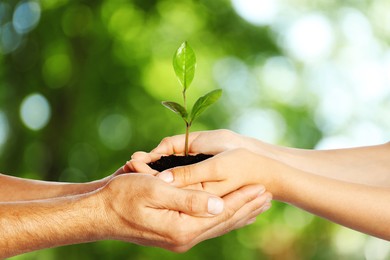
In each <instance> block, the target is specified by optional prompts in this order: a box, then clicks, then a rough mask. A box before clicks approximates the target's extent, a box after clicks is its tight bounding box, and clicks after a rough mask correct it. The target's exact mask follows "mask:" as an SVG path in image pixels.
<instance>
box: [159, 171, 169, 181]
mask: <svg viewBox="0 0 390 260" xmlns="http://www.w3.org/2000/svg"><path fill="white" fill-rule="evenodd" d="M157 177H159V178H160V179H161V180H163V181H165V182H168V183H170V182H173V174H172V173H171V172H170V171H163V172H161V173H159V174H158V175H157Z"/></svg>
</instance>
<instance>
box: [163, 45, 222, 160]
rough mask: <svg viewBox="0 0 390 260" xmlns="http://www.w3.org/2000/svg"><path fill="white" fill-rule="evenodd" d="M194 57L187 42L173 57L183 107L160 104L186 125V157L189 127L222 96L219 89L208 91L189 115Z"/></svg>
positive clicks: (164, 102) (167, 102)
mask: <svg viewBox="0 0 390 260" xmlns="http://www.w3.org/2000/svg"><path fill="white" fill-rule="evenodd" d="M195 67H196V56H195V52H194V50H193V49H192V48H191V47H190V46H189V45H188V43H187V42H183V43H182V45H181V46H180V47H179V49H177V51H176V53H175V55H174V56H173V69H174V70H175V73H176V77H177V79H178V80H179V83H180V85H181V86H182V87H183V92H182V93H183V105H180V104H178V103H176V102H172V101H163V102H162V104H163V105H164V106H165V107H167V108H168V109H170V110H172V111H173V112H175V113H176V114H178V115H180V116H181V118H183V120H184V122H185V124H186V134H185V142H184V151H185V155H186V156H187V155H188V135H189V131H190V127H191V125H192V123H193V122H194V121H195V119H196V118H198V117H199V116H200V114H202V113H203V112H204V111H205V110H206V108H208V107H209V106H210V105H212V104H214V103H215V102H216V101H217V100H218V99H219V98H220V97H221V95H222V90H221V89H216V90H213V91H210V92H209V93H207V94H206V95H204V96H202V97H200V98H199V99H198V100H197V101H196V102H195V104H194V106H193V107H192V110H191V113H189V112H188V111H187V100H186V92H187V89H188V88H189V86H190V85H191V82H192V80H193V79H194V76H195Z"/></svg>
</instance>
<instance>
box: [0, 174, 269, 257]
mask: <svg viewBox="0 0 390 260" xmlns="http://www.w3.org/2000/svg"><path fill="white" fill-rule="evenodd" d="M162 194H164V196H162ZM270 199H271V195H270V194H269V193H268V192H265V189H264V187H263V186H261V185H247V186H245V187H242V188H240V189H239V190H237V191H235V192H233V193H231V194H229V195H227V196H224V197H223V198H222V199H221V198H218V197H216V196H215V195H212V194H209V193H207V192H204V191H195V190H183V189H179V188H176V187H174V186H172V185H169V184H167V183H165V182H163V181H162V180H160V179H159V178H156V177H154V176H152V175H143V174H121V175H118V176H115V177H113V178H111V179H110V180H109V181H108V183H107V184H106V185H105V186H103V187H101V188H100V189H97V190H94V191H91V192H88V193H84V194H79V195H69V196H63V197H57V198H50V199H42V200H31V201H16V202H15V201H11V202H1V203H0V216H1V217H0V230H1V233H0V258H6V257H11V256H15V255H18V254H22V253H26V252H30V251H34V250H39V249H43V248H49V247H57V246H62V245H69V244H75V243H85V242H92V241H98V240H106V239H113V240H122V241H126V242H130V243H135V244H140V245H147V246H157V247H162V248H165V249H168V250H171V251H175V252H184V251H186V250H188V249H190V248H191V247H193V246H194V245H196V244H197V243H199V242H201V241H203V240H206V239H209V238H212V237H215V236H219V235H222V234H224V233H226V232H229V231H230V230H232V229H236V228H240V227H242V226H245V225H247V224H250V223H252V222H253V221H254V220H255V218H256V216H257V215H258V214H260V213H261V212H262V211H263V210H264V205H266V204H267V202H268V201H270ZM210 201H211V202H212V203H210ZM210 212H211V213H210Z"/></svg>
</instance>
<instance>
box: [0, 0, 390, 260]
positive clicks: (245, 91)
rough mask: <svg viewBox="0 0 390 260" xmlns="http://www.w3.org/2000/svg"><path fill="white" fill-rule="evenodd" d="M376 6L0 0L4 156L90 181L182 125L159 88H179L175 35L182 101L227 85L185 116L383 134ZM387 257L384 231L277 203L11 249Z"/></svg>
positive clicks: (285, 137) (298, 140)
mask: <svg viewBox="0 0 390 260" xmlns="http://www.w3.org/2000/svg"><path fill="white" fill-rule="evenodd" d="M388 10H390V2H389V1H387V0H375V1H364V0H362V1H335V0H322V1H321V0H320V1H308V0H288V1H276V0H232V1H229V0H213V1H207V0H182V1H174V0H142V1H141V0H127V1H125V0H105V1H104V0H101V1H97V0H95V1H89V0H84V1H68V0H41V1H31V0H25V1H0V165H1V167H0V171H1V172H3V173H6V174H11V175H15V176H20V177H27V178H35V179H44V180H52V181H72V182H84V181H89V180H95V179H98V178H102V177H104V176H107V175H109V174H111V173H112V172H113V171H114V170H116V169H117V168H118V167H119V166H120V165H122V164H123V163H124V162H125V161H126V160H127V159H128V158H129V156H130V155H131V154H132V153H133V152H135V151H137V150H150V149H151V148H153V147H154V146H156V145H157V144H158V143H159V141H160V140H161V139H162V138H163V137H165V136H169V135H174V134H179V133H183V131H184V125H183V123H182V122H181V120H179V119H178V118H177V117H176V116H175V115H173V114H172V113H171V112H169V111H168V110H166V109H165V108H163V107H162V106H161V105H160V101H161V100H177V101H180V87H179V84H178V82H177V80H176V78H175V76H174V72H173V69H172V65H171V63H172V56H173V53H174V52H175V50H176V49H177V48H178V46H179V45H180V44H181V43H182V42H183V41H185V40H188V41H189V43H190V44H191V46H192V48H193V49H194V50H195V53H196V55H197V61H198V66H197V71H196V74H195V79H194V82H193V83H192V85H191V88H190V89H189V94H188V95H189V102H190V103H191V102H193V101H194V100H193V99H191V97H193V98H195V97H197V96H199V95H200V94H203V93H205V92H206V91H209V90H211V89H215V88H217V87H220V88H222V89H224V94H223V97H222V99H221V101H219V102H218V104H217V105H216V106H213V107H212V108H211V109H210V110H208V111H207V112H206V113H205V114H204V115H202V116H201V118H200V119H199V120H198V122H197V123H196V124H195V125H194V127H193V130H206V129H216V128H229V129H232V130H234V131H236V132H239V133H242V134H245V135H250V136H253V137H257V138H259V139H262V140H265V141H267V142H272V143H277V144H281V145H288V146H294V147H301V148H318V149H326V148H335V147H351V146H357V145H366V144H367V145H368V144H376V143H381V142H385V141H388V140H389V139H390V138H389V137H390V134H389V133H390V121H389V120H388V111H390V104H389V99H390V84H389V82H390V51H389V41H390V16H389V15H388ZM357 217H358V216H357ZM0 232H1V231H0ZM389 257H390V246H389V244H388V243H387V242H385V241H382V240H380V239H376V238H373V237H370V236H366V235H363V234H360V233H357V232H354V231H351V230H349V229H346V228H343V227H340V226H338V225H335V224H332V223H330V222H328V221H326V220H323V219H320V218H317V217H314V216H312V215H310V214H308V213H305V212H303V211H301V210H299V209H296V208H293V207H291V206H288V205H284V204H281V203H277V202H274V203H273V207H272V208H271V210H270V211H269V212H267V213H265V214H263V215H262V216H260V217H259V218H258V220H257V222H256V223H255V224H253V225H251V226H250V227H246V228H244V229H241V230H238V231H234V232H232V233H230V234H228V235H225V236H223V237H220V238H216V239H213V240H209V241H205V242H203V243H201V244H199V245H198V246H196V247H194V248H193V249H191V250H190V251H189V252H187V253H184V254H174V253H171V252H168V251H165V250H162V249H156V248H146V247H140V246H136V245H131V244H127V243H123V242H118V241H102V242H96V243H90V244H83V245H72V246H66V247H61V248H56V249H46V250H41V251H38V252H33V253H29V254H25V255H21V256H18V257H14V258H13V259H45V260H46V259H48V260H49V259H154V258H159V259H388V258H389Z"/></svg>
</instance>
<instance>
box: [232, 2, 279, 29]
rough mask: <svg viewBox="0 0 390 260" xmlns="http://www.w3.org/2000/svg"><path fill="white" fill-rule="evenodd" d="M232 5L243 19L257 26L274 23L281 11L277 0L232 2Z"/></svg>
mask: <svg viewBox="0 0 390 260" xmlns="http://www.w3.org/2000/svg"><path fill="white" fill-rule="evenodd" d="M232 4H233V7H234V9H235V10H236V12H237V13H238V14H239V15H240V16H241V17H242V18H243V19H245V20H246V21H248V22H250V23H252V24H255V25H268V24H270V23H272V22H273V21H274V19H275V17H276V15H277V13H278V9H279V3H278V1H276V0H232Z"/></svg>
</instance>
